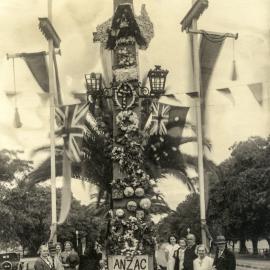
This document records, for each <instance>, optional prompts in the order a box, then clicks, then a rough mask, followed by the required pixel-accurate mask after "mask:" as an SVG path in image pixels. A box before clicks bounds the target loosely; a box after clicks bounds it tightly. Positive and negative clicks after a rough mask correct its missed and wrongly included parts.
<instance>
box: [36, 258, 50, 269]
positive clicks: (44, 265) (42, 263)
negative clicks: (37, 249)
mask: <svg viewBox="0 0 270 270" xmlns="http://www.w3.org/2000/svg"><path fill="white" fill-rule="evenodd" d="M34 269H35V270H52V266H51V265H49V264H48V263H46V262H45V261H44V260H43V259H41V258H37V260H36V261H35V264H34Z"/></svg>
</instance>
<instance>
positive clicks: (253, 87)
mask: <svg viewBox="0 0 270 270" xmlns="http://www.w3.org/2000/svg"><path fill="white" fill-rule="evenodd" d="M248 88H249V89H250V91H251V92H252V94H253V96H254V97H255V99H256V100H257V102H258V103H259V104H260V105H261V106H262V104H263V84H262V83H252V84H248Z"/></svg>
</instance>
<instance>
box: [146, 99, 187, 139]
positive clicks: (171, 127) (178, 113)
mask: <svg viewBox="0 0 270 270" xmlns="http://www.w3.org/2000/svg"><path fill="white" fill-rule="evenodd" d="M151 108H152V112H151V114H150V116H149V118H148V120H147V122H146V124H145V128H144V130H145V131H147V130H149V133H150V135H165V134H168V135H170V136H173V137H175V136H181V135H182V132H180V129H181V130H182V129H183V128H184V126H185V122H186V116H187V112H188V110H189V107H176V106H170V105H167V104H161V103H159V102H153V103H152V106H151Z"/></svg>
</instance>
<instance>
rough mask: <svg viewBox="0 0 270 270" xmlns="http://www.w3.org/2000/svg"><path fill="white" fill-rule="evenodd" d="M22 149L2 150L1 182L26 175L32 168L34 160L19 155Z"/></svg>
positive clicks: (0, 158) (0, 163)
mask: <svg viewBox="0 0 270 270" xmlns="http://www.w3.org/2000/svg"><path fill="white" fill-rule="evenodd" d="M21 153H22V152H20V151H12V150H7V149H3V150H1V151H0V182H10V181H12V180H15V178H16V177H20V178H23V177H25V176H26V175H27V174H28V173H29V172H30V170H31V169H32V162H31V161H29V160H23V159H20V158H19V157H18V155H19V154H21Z"/></svg>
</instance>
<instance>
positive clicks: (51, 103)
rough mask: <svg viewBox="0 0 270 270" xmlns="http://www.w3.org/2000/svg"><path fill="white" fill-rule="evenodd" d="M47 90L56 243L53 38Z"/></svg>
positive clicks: (50, 6)
mask: <svg viewBox="0 0 270 270" xmlns="http://www.w3.org/2000/svg"><path fill="white" fill-rule="evenodd" d="M48 19H49V21H50V22H51V23H52V0H48ZM48 42H49V91H50V140H51V208H52V209H51V210H52V225H51V232H55V233H54V236H53V242H54V243H56V241H57V235H56V228H57V217H56V173H55V130H54V121H55V89H54V73H53V71H54V70H53V53H54V46H53V40H52V39H49V41H48Z"/></svg>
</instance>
